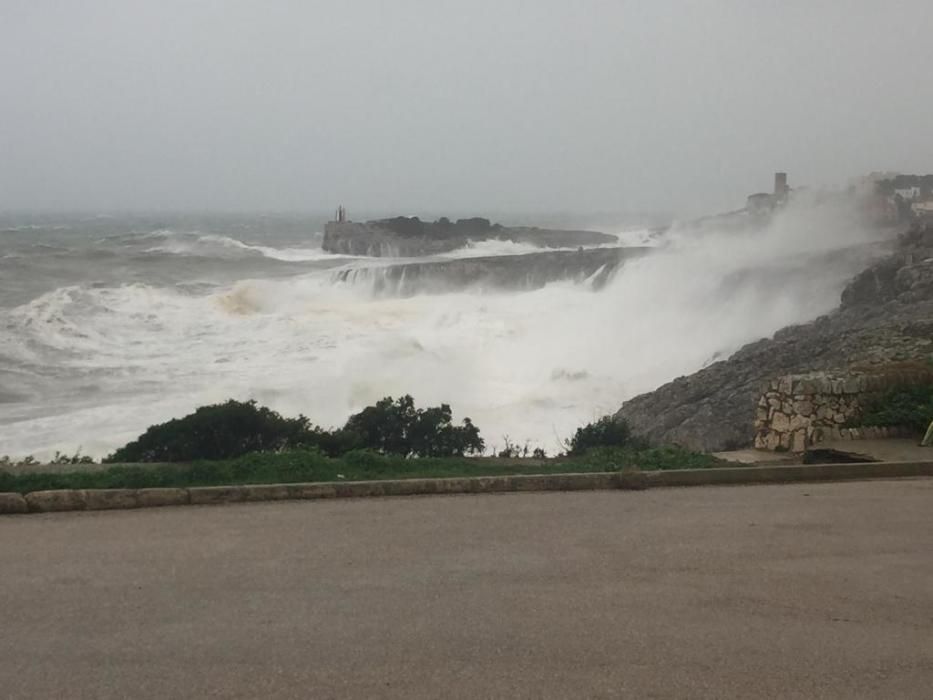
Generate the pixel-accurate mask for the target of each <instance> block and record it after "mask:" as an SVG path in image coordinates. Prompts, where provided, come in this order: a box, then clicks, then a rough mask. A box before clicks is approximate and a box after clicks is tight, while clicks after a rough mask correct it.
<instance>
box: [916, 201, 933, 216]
mask: <svg viewBox="0 0 933 700" xmlns="http://www.w3.org/2000/svg"><path fill="white" fill-rule="evenodd" d="M910 210H911V211H912V212H913V214H914V216H916V217H918V218H921V219H933V199H928V200H927V201H925V202H914V203H913V204H911V205H910Z"/></svg>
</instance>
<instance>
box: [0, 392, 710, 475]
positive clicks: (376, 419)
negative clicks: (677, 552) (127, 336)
mask: <svg viewBox="0 0 933 700" xmlns="http://www.w3.org/2000/svg"><path fill="white" fill-rule="evenodd" d="M504 439H505V448H504V449H503V450H501V451H499V452H498V457H470V458H467V457H465V455H468V454H469V455H475V454H482V453H483V451H484V449H485V444H484V442H483V439H482V438H481V437H480V435H479V429H478V428H477V427H476V426H475V425H473V423H472V422H471V421H470V419H469V418H466V419H464V420H463V422H462V424H461V425H454V424H453V422H452V416H451V410H450V406H448V405H447V404H441V405H440V406H436V407H431V408H426V409H419V408H416V407H415V403H414V399H412V397H411V396H407V395H406V396H403V397H401V398H399V399H398V400H394V399H392V398H391V397H386V398H384V399H382V400H381V401H378V402H377V403H376V404H374V405H372V406H368V407H367V408H365V409H363V410H362V411H360V412H359V413H357V414H354V415H352V416H350V418H349V420H348V421H347V423H346V425H344V427H343V428H340V429H338V430H331V431H327V430H323V429H321V428H319V427H317V426H313V425H311V424H310V422H309V421H308V419H307V418H305V417H304V416H298V417H297V418H284V417H282V416H281V415H279V414H278V413H276V412H275V411H272V410H270V409H268V408H265V407H262V406H258V405H256V403H255V402H253V401H248V402H245V403H241V402H237V401H227V402H226V403H223V404H217V405H213V406H203V407H201V408H199V409H197V410H196V411H195V412H194V413H192V414H190V415H187V416H185V417H183V418H178V419H175V420H171V421H168V422H167V423H162V424H160V425H154V426H152V427H150V428H149V429H148V430H147V431H146V432H145V433H143V434H142V435H141V436H140V437H139V438H138V439H137V440H134V441H133V442H131V443H129V444H127V445H125V446H124V447H122V448H120V449H118V450H116V451H115V452H114V453H113V454H112V455H110V456H109V457H107V458H106V459H105V460H104V461H105V462H108V463H114V462H122V464H115V465H114V466H111V467H109V468H105V469H98V470H88V469H83V470H77V469H76V470H75V471H71V472H67V473H59V474H54V473H29V474H11V473H8V472H5V471H3V470H2V468H3V467H4V466H13V465H16V464H25V465H34V464H36V461H35V460H34V459H32V458H27V459H26V460H23V461H20V462H14V461H12V460H10V459H9V458H6V457H4V458H0V491H18V492H21V493H28V492H30V491H40V490H44V489H99V488H155V487H178V488H184V487H188V486H214V485H225V484H267V483H298V482H311V481H316V482H327V481H340V480H344V479H348V480H370V479H406V478H433V477H462V476H496V475H506V474H523V473H525V474H554V473H560V472H595V471H613V470H621V469H633V468H634V469H646V470H656V469H703V468H706V467H711V466H714V465H715V464H716V463H717V462H718V460H716V459H715V458H713V457H712V456H710V455H706V454H699V453H695V452H690V451H687V450H683V449H681V448H678V447H648V446H647V445H646V444H645V442H644V441H643V440H641V439H639V438H636V437H634V436H633V435H632V433H631V430H630V429H629V426H628V425H627V424H626V423H624V422H619V421H614V420H613V419H612V418H610V417H608V416H607V417H605V418H602V419H600V420H598V421H596V422H595V423H590V424H589V425H586V426H583V427H582V428H579V429H578V430H577V431H576V434H575V435H574V436H573V438H572V439H570V440H568V441H567V448H568V454H567V455H566V456H559V457H556V458H552V459H548V458H547V456H546V454H545V452H544V450H543V449H541V448H536V449H534V450H533V451H532V450H531V449H530V447H529V445H528V444H525V445H524V446H523V447H519V446H518V445H516V444H514V443H513V442H512V441H511V440H510V439H509V438H508V437H507V436H506V437H505V438H504ZM494 451H495V450H494ZM529 456H530V457H532V459H528V457H529ZM90 461H91V460H90V459H89V458H88V457H84V456H82V455H80V453H76V454H75V455H73V456H68V455H62V454H59V453H56V457H55V463H57V464H74V465H82V464H86V463H88V462H90ZM133 462H150V463H151V462H158V464H148V465H142V464H139V465H135V464H132V463H133Z"/></svg>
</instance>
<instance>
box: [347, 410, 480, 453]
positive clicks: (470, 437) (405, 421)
mask: <svg viewBox="0 0 933 700" xmlns="http://www.w3.org/2000/svg"><path fill="white" fill-rule="evenodd" d="M451 418H452V414H451V410H450V406H449V405H448V404H446V403H444V404H441V405H440V406H435V407H432V408H426V409H419V408H415V401H414V399H413V398H412V397H411V396H410V395H407V394H406V395H405V396H402V397H401V398H399V399H398V400H397V401H395V400H393V399H392V397H391V396H387V397H386V398H384V399H382V400H381V401H377V402H376V404H375V405H373V406H367V407H366V408H364V409H363V410H362V411H360V412H359V413H356V414H354V415H352V416H350V419H349V420H348V421H347V424H346V426H344V431H345V432H346V433H348V434H355V435H357V436H359V447H361V448H363V449H369V450H375V451H377V452H381V453H383V454H392V455H400V456H403V457H408V456H416V457H462V456H463V455H464V454H475V453H479V452H482V451H483V449H484V448H485V443H484V441H483V439H482V438H481V437H480V436H479V428H477V427H476V426H475V425H473V422H472V421H471V420H470V419H469V418H464V419H463V424H462V425H453V423H452V422H451Z"/></svg>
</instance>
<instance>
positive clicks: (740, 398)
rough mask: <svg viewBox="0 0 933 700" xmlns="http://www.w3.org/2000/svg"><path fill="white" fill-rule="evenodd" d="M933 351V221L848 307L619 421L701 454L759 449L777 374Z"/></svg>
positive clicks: (675, 387)
mask: <svg viewBox="0 0 933 700" xmlns="http://www.w3.org/2000/svg"><path fill="white" fill-rule="evenodd" d="M931 357H933V226H931V225H927V226H921V225H918V226H915V227H914V228H912V229H911V230H910V231H908V232H907V233H905V234H903V235H901V236H900V238H899V240H898V244H897V246H896V250H895V251H894V252H893V253H892V254H891V255H889V256H888V257H886V258H884V259H883V260H881V261H880V262H878V263H876V264H873V265H871V266H870V267H868V268H867V269H866V270H864V271H863V272H861V273H860V274H859V275H857V276H856V277H855V278H854V279H853V280H852V281H851V282H850V283H849V284H848V285H847V286H846V288H845V289H844V291H843V292H842V295H841V299H840V306H839V307H838V308H837V309H836V310H835V311H833V312H831V313H829V314H827V315H825V316H821V317H820V318H817V319H816V320H814V321H812V322H810V323H806V324H802V325H796V326H790V327H787V328H784V329H782V330H780V331H778V332H777V333H776V334H775V335H774V336H773V337H772V338H767V339H763V340H759V341H756V342H753V343H750V344H748V345H746V346H744V347H743V348H741V349H740V350H739V351H738V352H736V353H735V354H733V355H732V356H731V357H729V358H728V359H727V360H724V361H720V362H716V363H715V364H712V365H710V366H709V367H706V368H704V369H702V370H700V371H699V372H696V373H694V374H692V375H690V376H685V377H679V378H677V379H675V380H674V381H672V382H669V383H667V384H665V385H663V386H661V387H659V388H658V389H656V390H654V391H651V392H648V393H645V394H641V395H639V396H636V397H634V398H632V399H630V400H628V401H626V402H625V403H624V404H623V405H622V407H621V409H620V410H619V411H618V412H617V413H616V417H617V418H620V419H624V420H626V421H627V422H628V423H629V424H630V425H631V426H632V429H633V430H634V431H635V432H637V433H639V434H642V435H644V436H645V437H647V438H649V439H651V440H653V441H657V442H659V443H675V444H678V445H681V446H683V447H686V448H689V449H694V450H705V451H719V450H730V449H740V448H744V447H750V446H752V444H753V441H754V438H755V425H754V422H755V417H756V408H757V404H758V401H759V399H760V397H761V393H762V387H763V385H765V384H766V383H767V382H770V381H771V380H773V379H774V378H776V377H779V376H782V375H787V374H794V373H804V372H813V371H848V370H850V369H853V368H855V369H858V368H862V369H864V368H872V367H883V366H885V365H888V364H891V363H897V362H910V361H916V362H921V363H925V362H928V361H929V359H930V358H931Z"/></svg>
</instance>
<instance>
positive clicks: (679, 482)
mask: <svg viewBox="0 0 933 700" xmlns="http://www.w3.org/2000/svg"><path fill="white" fill-rule="evenodd" d="M904 477H908V478H909V477H933V461H930V462H871V463H859V464H807V465H780V466H770V467H724V468H718V469H678V470H669V471H656V472H639V471H624V472H592V473H584V474H540V475H539V474H516V475H512V476H471V477H460V478H451V479H399V480H395V481H391V480H386V481H345V482H336V483H331V482H326V483H324V482H322V483H300V484H257V485H252V486H250V485H246V486H198V487H192V488H188V489H175V488H151V489H87V490H60V491H34V492H32V493H28V494H26V496H25V497H24V496H22V495H20V494H18V493H0V514H13V513H17V514H18V513H27V512H38V513H51V512H60V511H71V510H125V509H130V508H152V507H159V506H176V505H188V504H191V505H219V504H224V503H246V502H257V501H290V500H317V499H323V498H373V497H382V496H419V495H429V494H468V493H509V492H528V491H602V490H610V489H623V490H631V491H641V490H644V489H647V488H665V487H676V486H727V485H731V486H736V485H741V484H748V485H752V484H784V483H796V482H807V481H811V482H812V481H851V480H860V479H861V480H864V479H896V478H904Z"/></svg>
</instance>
